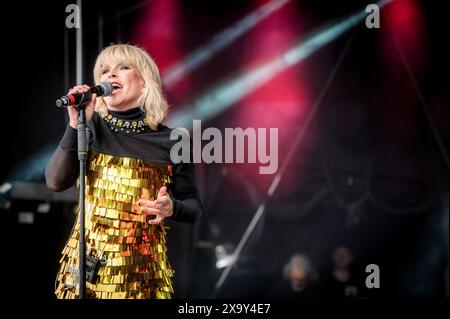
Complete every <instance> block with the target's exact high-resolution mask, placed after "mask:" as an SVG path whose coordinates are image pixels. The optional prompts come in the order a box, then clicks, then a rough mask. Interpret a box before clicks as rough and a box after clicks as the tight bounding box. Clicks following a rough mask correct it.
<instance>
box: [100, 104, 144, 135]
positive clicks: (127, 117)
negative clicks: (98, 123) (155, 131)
mask: <svg viewBox="0 0 450 319" xmlns="http://www.w3.org/2000/svg"><path fill="white" fill-rule="evenodd" d="M103 120H104V121H105V122H106V124H107V125H108V126H109V128H110V129H111V131H113V132H121V133H127V134H133V133H141V132H144V131H149V130H150V127H149V125H148V122H147V118H146V116H145V113H144V112H142V110H141V109H140V108H139V107H137V108H132V109H129V110H126V111H123V112H117V111H108V114H107V115H106V116H105V117H104V118H103Z"/></svg>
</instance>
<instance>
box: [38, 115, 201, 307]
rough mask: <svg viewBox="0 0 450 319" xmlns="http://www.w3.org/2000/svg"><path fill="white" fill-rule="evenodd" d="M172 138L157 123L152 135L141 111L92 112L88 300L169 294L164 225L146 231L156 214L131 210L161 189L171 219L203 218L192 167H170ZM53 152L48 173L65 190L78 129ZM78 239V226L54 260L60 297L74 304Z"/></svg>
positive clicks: (88, 172) (74, 172)
mask: <svg viewBox="0 0 450 319" xmlns="http://www.w3.org/2000/svg"><path fill="white" fill-rule="evenodd" d="M171 131H172V129H170V128H168V127H167V126H164V125H162V124H159V125H158V128H157V129H156V130H152V129H151V128H150V127H149V126H148V124H147V123H146V117H145V114H144V113H143V112H142V110H141V109H140V108H139V107H137V108H134V109H130V110H127V111H123V112H115V113H114V112H113V111H110V113H109V114H107V116H104V117H100V115H99V114H98V113H96V112H94V115H93V118H92V120H91V121H90V122H89V123H88V133H89V134H88V135H89V158H88V161H87V167H86V202H85V207H86V212H85V214H86V215H85V216H86V220H85V221H86V230H85V236H86V256H87V257H88V256H91V257H95V258H97V259H98V260H100V261H101V262H100V263H99V265H100V266H99V267H98V268H97V269H98V271H97V272H96V276H95V278H94V279H89V281H87V282H86V295H87V297H88V298H99V299H109V298H114V299H118V298H146V299H147V298H150V299H154V298H156V299H158V298H171V297H172V295H173V293H174V290H173V287H172V279H173V276H174V273H175V271H174V270H173V268H172V267H171V265H170V263H169V261H168V259H167V255H166V253H167V249H168V248H167V244H166V231H167V230H168V227H167V226H165V225H164V220H163V222H161V223H160V224H158V225H153V224H148V220H149V219H150V218H152V217H154V215H147V214H143V213H142V211H141V210H140V207H139V205H137V203H138V200H139V199H140V198H144V199H150V200H154V199H155V197H156V196H157V194H158V191H159V189H160V188H161V187H162V186H167V187H168V191H169V194H170V196H171V199H172V203H173V215H172V216H171V217H168V218H169V219H172V220H173V221H177V222H188V223H193V222H194V221H195V220H196V219H197V218H198V216H199V214H200V213H201V202H200V200H199V196H198V189H197V187H196V182H195V174H194V169H193V165H192V164H174V165H172V164H173V163H172V161H171V159H170V149H171V147H172V145H173V143H175V141H172V140H171V138H170V134H171ZM59 146H60V147H59V148H58V149H57V150H56V151H55V154H54V155H53V157H52V159H51V160H50V162H49V165H48V166H47V169H48V171H50V172H51V174H49V176H52V177H53V178H54V181H58V182H53V184H55V183H63V185H66V184H67V183H70V182H71V177H70V176H75V177H76V176H77V170H76V169H75V168H76V167H77V155H76V154H77V153H76V149H77V136H76V130H75V129H72V128H71V127H70V126H68V127H67V130H66V133H65V134H64V137H63V139H62V140H61V142H60V144H59ZM69 164H70V165H69ZM69 171H70V173H68V172H69ZM58 176H60V177H58ZM66 181H67V182H66ZM61 187H62V188H67V187H68V186H61ZM79 235H80V232H79V220H78V219H77V220H76V222H75V223H74V225H73V228H72V232H71V234H70V236H69V239H68V240H67V243H66V245H65V247H64V249H63V251H62V257H61V259H60V267H59V271H58V273H57V276H56V282H55V294H56V296H57V297H58V298H65V299H71V298H78V295H79V287H78V279H77V277H78V259H79V249H78V239H79Z"/></svg>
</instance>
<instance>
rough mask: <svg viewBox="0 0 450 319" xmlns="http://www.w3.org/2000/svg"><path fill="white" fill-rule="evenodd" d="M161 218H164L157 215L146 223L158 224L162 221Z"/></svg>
mask: <svg viewBox="0 0 450 319" xmlns="http://www.w3.org/2000/svg"><path fill="white" fill-rule="evenodd" d="M163 219H164V217H161V216H158V217H156V218H155V219H150V220H149V221H148V223H149V224H152V225H156V224H159V223H160V222H162V220H163Z"/></svg>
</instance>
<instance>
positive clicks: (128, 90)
mask: <svg viewBox="0 0 450 319" xmlns="http://www.w3.org/2000/svg"><path fill="white" fill-rule="evenodd" d="M101 81H108V82H111V83H112V84H113V87H114V90H113V93H112V94H111V95H110V96H105V97H104V98H103V99H104V100H105V103H106V105H107V106H108V109H110V110H113V111H125V110H127V109H130V108H133V107H137V106H139V105H138V100H139V97H140V96H141V94H142V88H143V87H144V80H143V79H142V77H141V75H140V74H139V72H138V71H137V70H136V68H135V67H133V65H132V64H131V63H127V62H125V61H117V62H113V63H112V64H111V65H102V68H101V77H100V82H101Z"/></svg>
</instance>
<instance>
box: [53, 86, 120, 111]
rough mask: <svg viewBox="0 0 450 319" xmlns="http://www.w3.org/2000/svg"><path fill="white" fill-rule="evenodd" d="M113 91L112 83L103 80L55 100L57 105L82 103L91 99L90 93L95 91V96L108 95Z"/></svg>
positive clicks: (65, 105) (64, 105) (66, 105)
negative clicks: (87, 88) (81, 91)
mask: <svg viewBox="0 0 450 319" xmlns="http://www.w3.org/2000/svg"><path fill="white" fill-rule="evenodd" d="M112 92H113V85H112V84H111V82H108V81H103V82H100V84H99V85H96V86H93V87H91V88H90V89H89V91H87V92H85V93H74V94H68V95H64V96H63V97H61V98H60V99H58V100H56V106H57V107H68V106H70V105H77V106H78V105H81V104H82V103H84V102H86V101H89V100H91V98H92V94H93V93H96V94H97V96H108V95H111V93H112Z"/></svg>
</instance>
